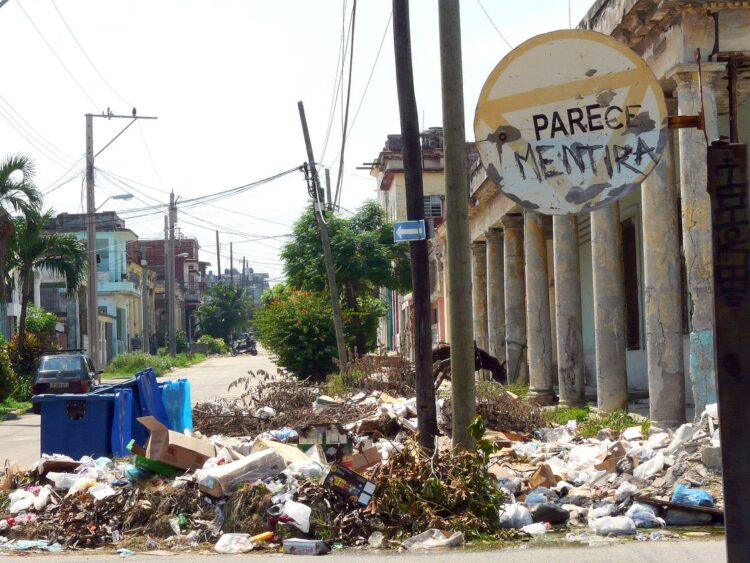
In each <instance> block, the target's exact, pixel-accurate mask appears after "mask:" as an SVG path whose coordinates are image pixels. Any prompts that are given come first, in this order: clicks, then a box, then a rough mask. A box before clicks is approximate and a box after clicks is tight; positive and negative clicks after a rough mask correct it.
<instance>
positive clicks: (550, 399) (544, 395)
mask: <svg viewBox="0 0 750 563" xmlns="http://www.w3.org/2000/svg"><path fill="white" fill-rule="evenodd" d="M526 400H527V401H528V402H529V403H531V404H532V405H540V406H547V405H554V404H555V394H554V393H553V392H552V389H529V394H528V395H526Z"/></svg>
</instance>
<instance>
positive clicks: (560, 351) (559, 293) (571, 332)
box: [552, 215, 586, 406]
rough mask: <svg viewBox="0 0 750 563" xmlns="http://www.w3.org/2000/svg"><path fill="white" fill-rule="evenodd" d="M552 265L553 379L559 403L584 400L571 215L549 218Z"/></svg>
mask: <svg viewBox="0 0 750 563" xmlns="http://www.w3.org/2000/svg"><path fill="white" fill-rule="evenodd" d="M552 244H553V254H554V265H555V324H556V326H557V330H556V331H555V332H556V335H557V379H558V385H559V386H560V404H561V405H563V406H574V405H581V404H583V403H585V402H586V385H585V381H584V370H583V367H584V362H583V328H582V323H583V321H582V316H581V315H582V313H581V270H580V265H579V258H578V221H577V219H576V217H575V216H563V215H555V216H554V217H552Z"/></svg>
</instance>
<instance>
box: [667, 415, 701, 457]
mask: <svg viewBox="0 0 750 563" xmlns="http://www.w3.org/2000/svg"><path fill="white" fill-rule="evenodd" d="M696 430H697V428H696V427H695V426H693V425H692V424H690V423H689V422H688V423H686V424H683V425H682V426H680V427H679V428H678V429H677V430H676V431H675V433H674V436H672V441H671V442H670V444H669V446H668V447H667V450H666V452H667V454H668V455H671V454H674V453H677V451H678V450H679V449H680V448H681V447H682V445H683V444H684V443H685V442H687V441H688V440H690V439H691V438H692V437H693V435H694V434H695V432H696Z"/></svg>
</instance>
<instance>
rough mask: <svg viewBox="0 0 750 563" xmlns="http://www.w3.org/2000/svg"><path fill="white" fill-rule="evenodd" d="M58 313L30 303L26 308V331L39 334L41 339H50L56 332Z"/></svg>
mask: <svg viewBox="0 0 750 563" xmlns="http://www.w3.org/2000/svg"><path fill="white" fill-rule="evenodd" d="M56 324H57V315H55V314H54V313H50V312H49V311H47V310H45V309H42V308H41V307H37V306H36V305H32V304H29V307H28V309H27V310H26V332H30V333H31V334H33V335H35V336H37V337H38V338H39V339H40V340H41V341H45V340H47V341H48V340H50V339H51V338H52V336H53V335H54V334H55V325H56Z"/></svg>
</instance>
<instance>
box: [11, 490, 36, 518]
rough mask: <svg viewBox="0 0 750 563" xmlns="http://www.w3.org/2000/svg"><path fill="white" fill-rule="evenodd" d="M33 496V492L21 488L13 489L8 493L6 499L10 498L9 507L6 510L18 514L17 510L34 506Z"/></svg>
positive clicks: (21, 510) (20, 510)
mask: <svg viewBox="0 0 750 563" xmlns="http://www.w3.org/2000/svg"><path fill="white" fill-rule="evenodd" d="M35 498H36V497H35V496H34V494H33V493H30V492H29V491H25V490H23V489H18V490H17V491H13V492H12V493H10V495H8V500H10V508H9V509H8V510H9V511H10V513H11V514H18V513H19V512H23V511H25V510H28V509H29V508H31V507H32V506H34V499H35Z"/></svg>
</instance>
